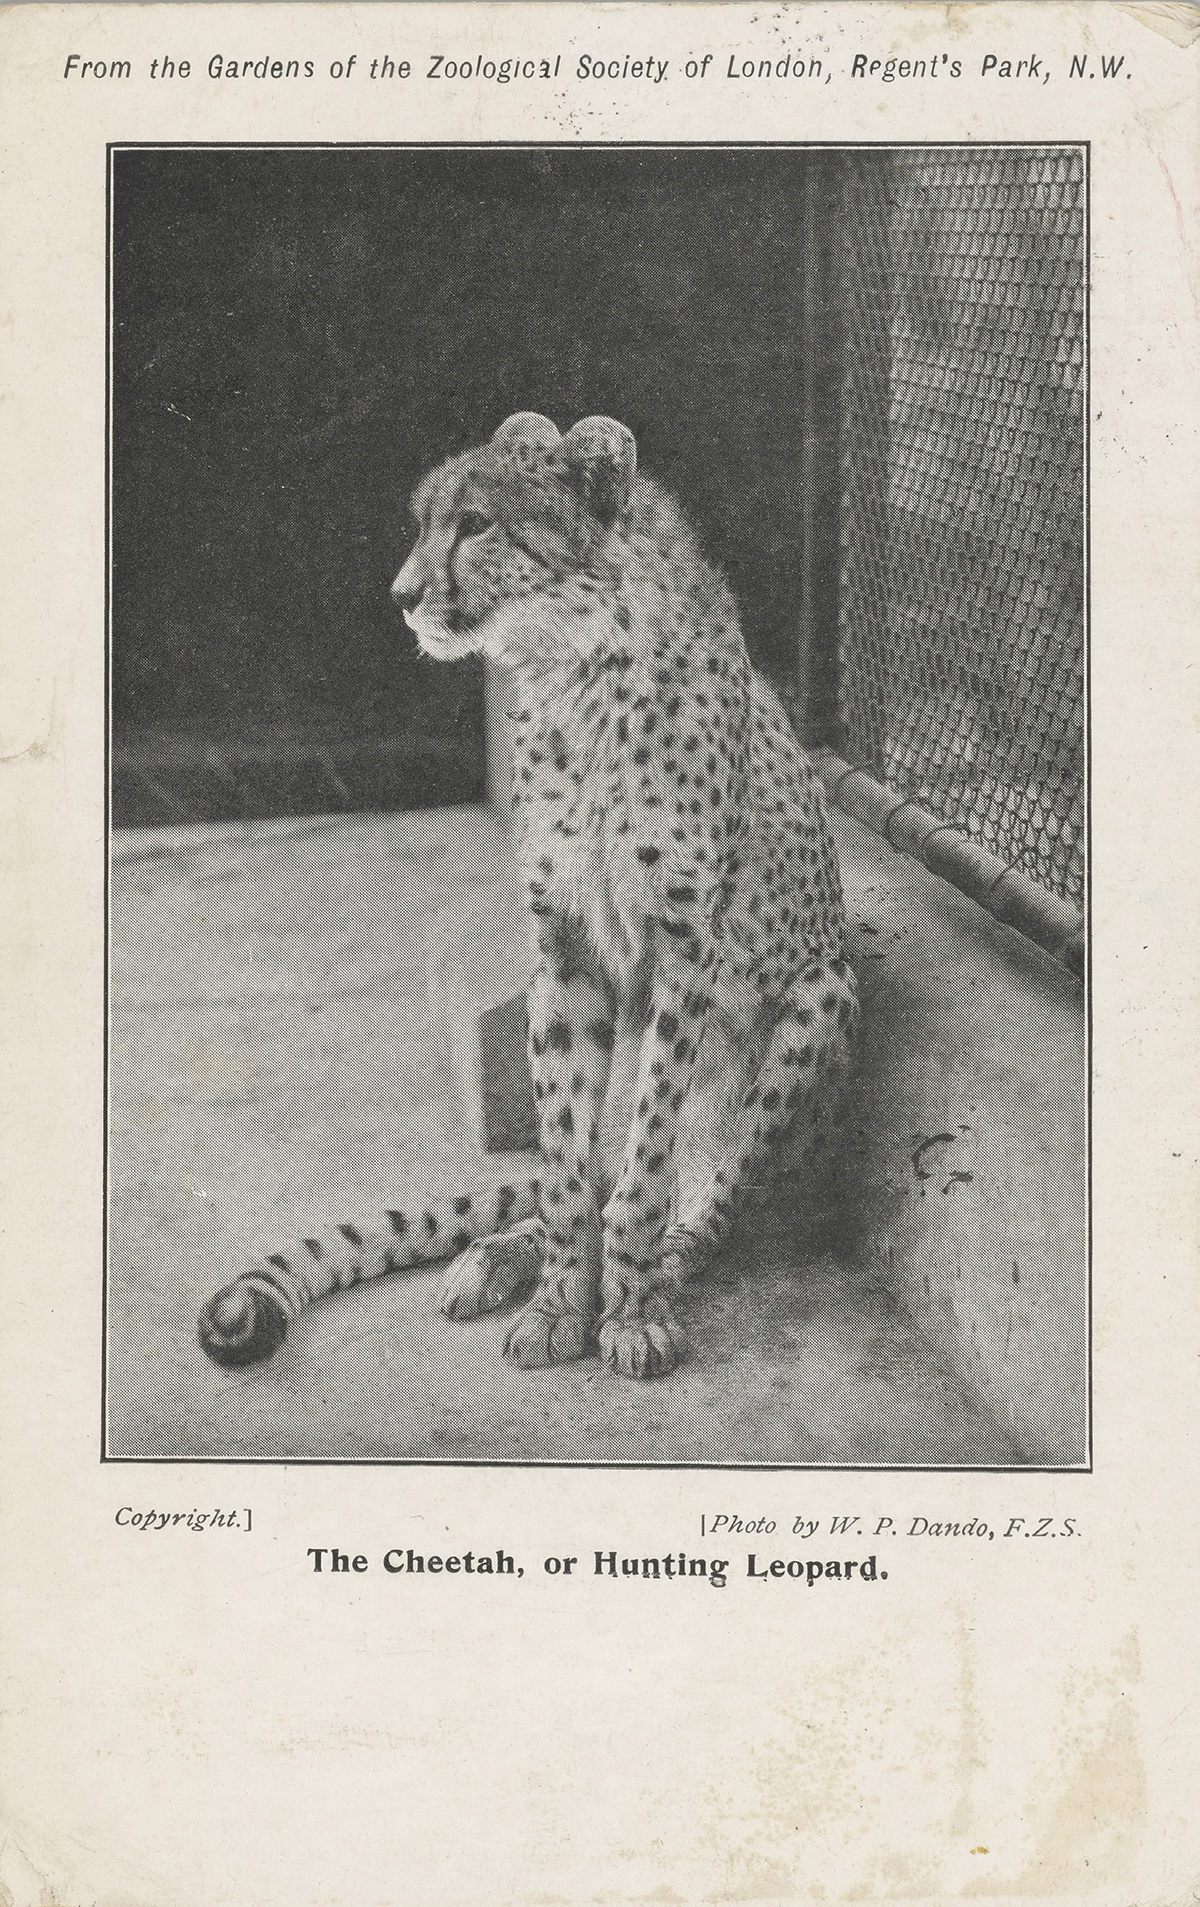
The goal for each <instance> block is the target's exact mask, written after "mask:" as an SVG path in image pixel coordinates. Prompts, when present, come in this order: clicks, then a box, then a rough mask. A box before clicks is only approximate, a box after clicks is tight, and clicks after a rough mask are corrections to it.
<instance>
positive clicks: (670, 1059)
mask: <svg viewBox="0 0 1200 1907" xmlns="http://www.w3.org/2000/svg"><path fill="white" fill-rule="evenodd" d="M709 1004H710V1001H709V993H708V987H707V983H706V981H705V979H704V976H703V971H702V969H701V968H700V966H699V965H697V964H694V963H693V962H691V961H689V960H687V959H685V958H684V957H683V956H682V955H680V954H679V953H677V952H676V951H675V950H674V949H673V948H672V949H663V950H662V951H661V953H660V957H659V963H658V968H657V971H656V973H655V979H654V991H653V1001H652V1007H651V1013H650V1020H649V1024H648V1025H647V1028H646V1034H645V1037H644V1039H643V1041H642V1048H641V1053H640V1055H639V1060H638V1077H637V1085H636V1088H635V1091H634V1115H633V1123H632V1125H631V1127H630V1131H629V1136H628V1139H627V1141H626V1146H625V1152H624V1156H623V1158H622V1162H621V1171H620V1175H619V1177H618V1179H617V1183H616V1186H615V1187H614V1189H613V1193H612V1196H611V1198H610V1199H609V1201H608V1204H607V1205H606V1206H605V1208H604V1254H603V1267H602V1272H601V1281H600V1297H601V1304H602V1306H603V1312H602V1321H601V1325H600V1354H601V1356H602V1357H603V1358H604V1360H605V1362H606V1363H608V1364H610V1365H611V1366H612V1367H613V1369H614V1370H616V1371H619V1372H620V1373H621V1375H622V1376H623V1377H659V1376H662V1375H663V1374H664V1373H665V1372H667V1371H670V1370H673V1369H674V1367H675V1365H676V1364H677V1363H678V1362H679V1359H680V1358H681V1357H682V1356H683V1354H684V1352H685V1351H686V1349H687V1337H686V1335H685V1333H684V1331H683V1329H682V1327H681V1326H680V1324H679V1322H678V1320H677V1319H676V1317H675V1314H674V1311H673V1309H672V1307H671V1302H670V1295H669V1294H670V1287H671V1285H672V1283H673V1282H674V1279H673V1276H672V1273H671V1269H670V1267H669V1266H667V1267H664V1263H663V1243H664V1239H665V1237H666V1230H667V1222H668V1218H669V1216H670V1208H671V1200H672V1188H673V1183H674V1170H673V1166H674V1155H675V1144H676V1139H677V1136H678V1131H679V1123H680V1108H681V1107H682V1105H683V1102H684V1099H685V1097H686V1095H687V1090H688V1086H689V1083H690V1081H691V1077H692V1072H693V1069H694V1067H695V1063H696V1054H697V1051H698V1049H699V1046H700V1039H701V1035H702V1033H703V1031H704V1020H705V1015H706V1014H707V1012H708V1008H709Z"/></svg>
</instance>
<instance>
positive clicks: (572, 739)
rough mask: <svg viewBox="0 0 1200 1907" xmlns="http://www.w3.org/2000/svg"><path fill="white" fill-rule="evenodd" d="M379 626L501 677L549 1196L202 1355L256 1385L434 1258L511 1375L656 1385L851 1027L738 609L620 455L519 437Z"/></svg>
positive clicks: (837, 912)
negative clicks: (687, 1317) (589, 1375)
mask: <svg viewBox="0 0 1200 1907" xmlns="http://www.w3.org/2000/svg"><path fill="white" fill-rule="evenodd" d="M413 515H414V518H415V521H416V524H417V526H418V536H417V542H416V545H415V547H414V548H413V550H412V552H411V554H410V555H409V556H408V558H407V560H406V561H405V563H404V566H403V568H402V569H401V570H400V573H399V575H398V576H397V577H396V580H395V583H394V584H393V587H392V596H393V599H394V600H395V602H396V603H397V604H398V606H399V607H400V609H401V610H402V611H403V614H404V618H405V620H406V622H407V624H408V626H409V628H410V629H411V630H412V632H413V633H414V634H415V636H416V638H417V641H418V643H419V644H420V646H421V648H422V650H423V651H424V652H425V653H426V654H427V655H429V656H431V657H434V658H440V659H445V660H449V659H453V658H457V657H461V656H466V655H469V654H475V653H482V654H483V655H485V656H487V657H489V658H490V659H491V660H492V661H494V662H496V663H499V664H502V665H503V666H504V667H505V668H506V669H507V670H509V671H511V677H512V680H513V682H514V684H515V700H516V704H517V705H516V707H515V709H514V710H513V711H512V715H511V721H512V726H513V735H514V784H513V809H514V817H515V833H516V842H517V851H518V857H519V865H520V875H521V881H522V885H523V888H524V893H525V897H526V901H527V905H528V921H529V927H530V941H531V957H532V975H531V978H530V981H529V987H528V996H527V1000H528V1055H529V1064H530V1068H531V1072H532V1075H533V1081H534V1091H535V1094H536V1100H537V1106H538V1116H539V1123H540V1141H541V1159H542V1164H541V1174H540V1177H539V1178H538V1179H534V1180H531V1181H527V1182H524V1183H522V1184H521V1185H514V1184H504V1185H500V1186H499V1187H496V1188H493V1189H492V1190H491V1191H486V1192H484V1193H482V1194H481V1193H479V1192H478V1191H475V1192H473V1193H471V1194H462V1195H460V1196H458V1197H456V1198H453V1199H447V1200H442V1201H434V1202H432V1203H431V1202H429V1201H425V1202H423V1203H418V1204H417V1205H415V1206H412V1205H407V1206H405V1207H404V1209H393V1210H389V1211H387V1212H386V1214H385V1215H384V1219H383V1222H382V1224H381V1226H380V1227H378V1228H376V1229H373V1230H371V1231H365V1230H363V1229H360V1228H359V1227H358V1226H356V1225H351V1224H344V1225H341V1226H340V1227H337V1228H336V1229H335V1230H333V1231H332V1232H330V1233H329V1234H328V1235H327V1236H323V1237H321V1238H308V1239H304V1240H302V1241H300V1242H299V1243H298V1244H297V1245H295V1246H294V1247H289V1248H288V1249H287V1250H286V1251H281V1252H278V1253H273V1254H271V1255H270V1256H269V1257H268V1258H266V1259H264V1260H262V1261H261V1262H260V1263H258V1264H257V1265H255V1266H254V1267H253V1268H252V1269H250V1270H248V1271H247V1272H245V1273H243V1275H242V1276H241V1277H239V1278H238V1279H236V1280H235V1281H234V1282H233V1284H231V1285H229V1286H226V1287H225V1289H224V1290H223V1291H221V1292H218V1294H217V1295H216V1297H215V1298H213V1299H212V1301H211V1302H210V1304H209V1305H208V1307H207V1308H206V1310H205V1312H204V1313H203V1315H202V1318H201V1323H200V1336H201V1341H202V1343H203V1345H204V1347H205V1349H206V1350H207V1351H208V1352H209V1354H210V1355H211V1356H212V1357H213V1358H215V1359H216V1360H217V1361H218V1362H221V1363H226V1364H237V1363H248V1362H250V1361H252V1360H253V1359H256V1358H259V1357H262V1356H265V1355H267V1354H269V1353H270V1352H271V1351H273V1350H274V1349H275V1347H276V1346H277V1345H278V1344H279V1343H280V1341H281V1340H282V1338H283V1336H284V1334H285V1331H286V1327H287V1323H288V1321H289V1319H290V1318H292V1317H294V1316H295V1315H296V1314H297V1313H298V1312H299V1311H300V1310H301V1309H302V1308H303V1306H304V1305H306V1304H308V1303H310V1302H311V1301H312V1300H313V1299H314V1298H317V1297H320V1296H322V1295H324V1294H325V1293H327V1292H329V1291H332V1290H335V1289H338V1288H340V1287H343V1286H346V1285H350V1284H354V1283H357V1282H358V1280H359V1279H360V1278H365V1277H371V1276H374V1275H376V1274H378V1273H381V1272H384V1271H391V1270H397V1269H400V1268H402V1267H404V1266H406V1265H413V1264H421V1263H428V1262H436V1261H437V1260H439V1259H441V1260H444V1259H447V1258H452V1260H453V1262H452V1263H450V1265H449V1268H448V1270H447V1271H446V1273H445V1276H444V1279H443V1282H442V1286H441V1291H440V1305H441V1309H442V1311H443V1312H444V1313H445V1314H446V1315H447V1316H448V1317H450V1318H455V1319H468V1318H473V1317H476V1316H478V1315H479V1314H480V1313H482V1312H485V1311H489V1310H493V1309H496V1308H498V1307H499V1306H501V1305H504V1304H507V1303H509V1302H510V1301H511V1300H513V1299H515V1298H516V1297H517V1296H518V1294H519V1293H521V1292H522V1291H524V1290H525V1289H526V1288H527V1287H529V1286H532V1287H533V1288H532V1295H531V1296H530V1297H529V1298H528V1302H527V1303H526V1304H525V1305H524V1308H523V1309H521V1310H520V1311H519V1312H518V1313H517V1314H516V1315H515V1317H514V1320H513V1322H512V1324H511V1327H510V1329H509V1331H508V1334H507V1337H506V1339H505V1343H504V1350H505V1354H506V1355H507V1357H508V1358H509V1359H510V1360H511V1361H512V1362H513V1363H515V1364H517V1365H519V1366H523V1367H537V1366H545V1365H550V1364H556V1363H560V1362H564V1361H567V1360H569V1359H573V1358H580V1357H583V1356H585V1355H587V1354H589V1353H590V1352H592V1351H594V1350H598V1351H599V1354H600V1356H601V1357H602V1358H603V1360H604V1361H605V1362H606V1363H607V1364H608V1365H609V1366H611V1367H612V1369H613V1370H615V1371H617V1372H619V1373H621V1374H622V1375H624V1376H627V1377H635V1378H649V1377H656V1376H661V1375H663V1374H664V1373H666V1372H668V1371H670V1370H671V1369H672V1368H673V1367H674V1366H675V1365H676V1364H677V1363H678V1361H679V1359H680V1358H681V1357H682V1356H683V1355H684V1353H685V1350H686V1348H687V1347H686V1339H685V1335H684V1332H683V1329H682V1327H681V1325H680V1323H679V1320H678V1318H677V1316H676V1311H675V1306H674V1302H673V1296H674V1293H675V1291H676V1289H677V1287H678V1286H679V1285H680V1284H681V1283H682V1281H683V1280H685V1279H686V1278H688V1277H689V1276H690V1275H691V1274H692V1273H693V1272H694V1271H696V1270H697V1269H699V1268H700V1267H701V1266H702V1264H703V1263H704V1261H705V1260H706V1259H707V1258H708V1257H709V1256H710V1255H711V1254H712V1253H713V1252H714V1251H715V1250H716V1249H717V1248H718V1247H719V1246H720V1244H721V1243H722V1240H723V1239H724V1238H725V1236H726V1234H727V1232H728V1230H729V1227H730V1224H731V1221H732V1219H733V1217H734V1214H735V1211H736V1209H737V1207H738V1203H739V1200H740V1199H741V1198H742V1196H743V1195H744V1194H745V1193H746V1191H747V1190H748V1188H749V1187H751V1186H752V1185H754V1184H755V1183H756V1182H757V1181H759V1180H760V1179H761V1177H762V1175H763V1172H764V1170H765V1169H766V1168H767V1166H768V1164H769V1163H770V1161H771V1158H772V1156H773V1155H775V1154H776V1153H777V1152H778V1151H779V1149H780V1142H781V1141H782V1139H783V1135H784V1134H785V1132H786V1131H787V1129H788V1128H789V1127H791V1126H792V1125H793V1124H794V1123H795V1122H798V1121H805V1122H809V1123H811V1122H812V1121H813V1120H815V1119H819V1118H820V1116H821V1111H822V1107H823V1105H824V1104H826V1103H827V1101H828V1098H829V1095H830V1094H831V1092H832V1091H833V1090H834V1089H835V1087H836V1085H837V1082H838V1080H839V1079H840V1077H841V1076H842V1075H843V1074H844V1072H845V1070H846V1068H847V1065H848V1062H849V1058H850V1052H851V1045H852V1040H853V1035H854V1030H855V1024H856V1020H857V1011H858V1008H857V997H856V986H855V979H854V974H853V972H852V970H851V968H850V966H849V964H848V962H847V960H846V955H845V920H844V913H843V904H842V895H841V884H840V878H839V871H838V865H837V859H836V853H835V849H834V845H833V841H832V839H831V836H830V832H829V826H828V820H827V817H826V812H825V806H824V799H823V792H822V789H821V786H820V782H819V780H818V778H817V776H816V774H815V772H814V770H813V768H812V766H811V764H810V763H809V761H808V759H807V757H806V756H805V754H804V752H803V750H802V749H801V747H800V745H799V743H798V742H797V740H796V737H795V734H794V732H793V730H792V727H791V725H790V723H789V721H788V719H787V717H786V715H785V713H784V710H783V707H782V705H781V703H780V701H779V698H778V697H777V695H776V694H775V692H774V690H773V689H772V688H771V687H770V686H769V685H768V684H767V682H766V681H764V679H763V678H762V677H761V676H760V675H758V674H757V673H756V672H755V671H754V670H753V669H752V668H751V666H750V663H749V660H748V658H747V654H746V648H745V644H744V641H743V638H742V632H741V626H740V622H739V617H738V612H737V608H736V606H735V603H734V600H733V597H732V595H731V593H730V590H729V588H728V586H727V584H726V582H725V580H724V578H723V577H722V576H721V575H720V574H719V573H718V571H717V570H716V569H715V568H714V567H713V565H712V564H711V563H709V562H708V561H707V560H706V558H705V556H704V555H703V553H702V551H701V548H700V544H699V541H698V538H697V537H696V535H695V533H694V531H693V530H692V528H691V527H690V525H689V524H688V522H687V520H686V519H685V517H684V514H683V512H682V511H681V509H680V508H679V506H678V504H677V503H676V502H675V501H674V499H673V498H672V497H671V496H669V495H668V494H667V492H666V491H665V490H664V489H662V488H661V487H660V486H659V484H657V483H656V482H655V481H653V480H652V479H651V478H649V477H647V476H645V475H644V474H641V473H639V472H638V471H637V453H636V447H635V443H634V438H633V435H632V433H631V432H630V431H629V430H628V429H626V428H625V426H624V425H622V424H619V423H617V422H615V421H614V420H613V419H612V418H607V417H587V418H584V419H583V420H582V422H580V423H577V424H576V425H575V426H574V428H573V429H571V430H569V431H568V432H567V433H566V434H565V435H560V433H559V431H558V430H557V429H556V427H555V426H554V424H552V423H551V422H550V421H549V420H548V419H547V418H545V417H541V416H538V415H536V414H534V413H531V412H521V413H519V414H517V415H516V416H513V417H510V418H509V419H508V420H507V422H506V423H503V424H502V425H501V426H500V428H499V429H498V430H497V431H496V433H495V435H494V436H493V437H492V439H491V441H490V442H488V443H486V444H484V445H483V446H482V447H481V448H479V449H476V450H471V451H467V452H465V453H464V454H462V455H459V456H455V457H452V458H451V459H450V460H449V461H448V462H446V463H444V464H442V465H441V466H440V467H439V468H437V469H435V470H434V471H432V472H431V473H430V474H429V475H428V476H426V477H425V479H424V480H423V481H422V482H421V484H420V485H419V486H418V488H417V490H416V493H415V496H414V498H413Z"/></svg>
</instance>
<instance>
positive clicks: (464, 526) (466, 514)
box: [458, 510, 492, 538]
mask: <svg viewBox="0 0 1200 1907" xmlns="http://www.w3.org/2000/svg"><path fill="white" fill-rule="evenodd" d="M491 527H492V519H491V517H490V516H484V515H483V514H482V513H481V512H480V511H479V510H464V511H463V513H462V515H461V516H460V517H459V519H458V534H459V537H460V538H463V537H468V536H482V535H483V533H484V531H485V530H490V529H491Z"/></svg>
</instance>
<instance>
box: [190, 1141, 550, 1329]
mask: <svg viewBox="0 0 1200 1907" xmlns="http://www.w3.org/2000/svg"><path fill="white" fill-rule="evenodd" d="M537 1201H538V1182H537V1180H536V1179H525V1180H521V1181H519V1182H518V1183H517V1184H515V1185H497V1186H490V1187H488V1188H486V1189H484V1190H482V1191H478V1192H476V1193H475V1194H474V1195H472V1196H469V1197H468V1196H466V1195H463V1196H460V1197H457V1198H455V1197H453V1196H449V1197H446V1198H437V1199H432V1200H428V1201H426V1202H424V1203H418V1204H414V1205H412V1206H410V1207H409V1208H408V1210H407V1211H401V1210H390V1211H386V1212H385V1213H384V1214H383V1219H384V1223H383V1224H382V1225H380V1226H377V1227H375V1228H374V1229H360V1228H359V1227H358V1226H357V1225H336V1226H334V1227H333V1228H332V1229H331V1230H330V1231H328V1232H323V1233H322V1234H321V1236H320V1237H318V1238H302V1239H299V1240H297V1241H296V1242H295V1243H294V1244H292V1245H289V1246H287V1247H286V1248H285V1249H284V1250H283V1251H273V1252H271V1253H269V1254H268V1255H267V1256H266V1257H264V1258H260V1259H258V1260H256V1262H255V1263H254V1264H252V1265H251V1266H250V1268H249V1270H247V1271H244V1272H242V1273H241V1274H240V1276H238V1277H237V1278H235V1279H234V1280H233V1282H232V1284H228V1285H225V1286H223V1288H222V1289H221V1290H220V1291H218V1292H217V1293H216V1295H215V1297H212V1298H210V1299H209V1301H208V1303H207V1304H206V1305H205V1307H204V1309H203V1311H202V1312H201V1313H200V1321H199V1326H198V1332H199V1338H200V1343H201V1345H202V1346H203V1348H204V1349H205V1351H207V1353H208V1355H209V1357H210V1358H212V1360H213V1362H214V1364H222V1365H227V1366H231V1365H241V1364H256V1363H258V1362H259V1361H260V1360H261V1359H263V1358H268V1357H270V1356H271V1354H272V1352H274V1351H277V1350H278V1348H279V1346H280V1345H281V1344H282V1342H283V1340H284V1338H285V1336H286V1335H287V1328H288V1324H289V1322H290V1321H291V1320H292V1319H293V1318H296V1317H299V1315H300V1313H301V1311H303V1310H304V1309H305V1307H306V1306H308V1305H310V1304H315V1303H316V1301H317V1299H318V1298H324V1297H327V1296H328V1294H329V1293H330V1292H331V1291H342V1290H344V1289H346V1288H348V1287H349V1286H350V1285H356V1284H359V1283H361V1281H362V1280H363V1279H364V1278H378V1277H380V1276H382V1274H383V1273H384V1272H385V1271H405V1270H408V1269H409V1268H410V1267H412V1266H416V1265H434V1264H437V1263H439V1262H440V1261H441V1260H443V1259H447V1258H454V1257H456V1256H457V1254H458V1253H459V1252H460V1251H465V1250H466V1247H467V1246H468V1245H469V1244H471V1243H472V1242H473V1240H475V1239H476V1238H483V1237H485V1236H486V1235H487V1234H489V1233H491V1232H503V1231H506V1230H507V1229H508V1228H509V1227H510V1226H512V1225H516V1224H518V1223H519V1222H520V1221H521V1220H523V1219H528V1218H532V1217H533V1216H534V1215H535V1213H536V1211H537Z"/></svg>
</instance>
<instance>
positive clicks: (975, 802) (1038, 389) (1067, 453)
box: [834, 147, 1087, 909]
mask: <svg viewBox="0 0 1200 1907" xmlns="http://www.w3.org/2000/svg"><path fill="white" fill-rule="evenodd" d="M839 212H840V217H839V220H838V225H837V235H836V238H835V244H834V253H835V261H836V264H835V270H836V281H837V302H838V307H839V310H840V314H841V316H840V323H841V339H840V356H841V365H842V370H841V396H842V402H841V406H840V462H841V473H842V483H841V496H840V509H839V520H840V532H839V537H840V575H839V578H838V605H839V606H838V659H837V660H838V667H837V682H838V711H837V713H838V720H839V727H840V732H841V736H842V738H843V741H842V746H843V748H844V751H845V753H846V755H847V757H848V758H849V759H850V760H852V761H853V762H855V763H856V764H857V765H859V766H861V767H863V768H865V769H867V770H868V772H870V773H871V774H873V775H875V776H876V777H877V778H878V779H879V780H880V781H883V782H885V783H887V784H888V785H889V786H890V787H892V788H894V789H896V790H898V791H899V792H900V793H901V794H902V795H903V796H904V797H905V798H906V799H908V800H910V801H913V802H916V803H918V804H920V805H921V806H922V807H924V808H925V809H927V810H928V811H929V812H930V813H932V814H934V815H935V816H937V818H938V819H939V820H941V821H944V822H945V823H947V824H948V825H950V826H953V827H956V828H958V829H961V830H962V832H963V833H965V834H966V835H968V836H969V837H970V838H971V839H973V840H975V841H977V842H979V843H980V844H981V845H982V846H984V847H986V848H988V849H989V850H990V851H991V852H992V853H994V854H996V855H998V856H1000V857H1001V858H1002V859H1003V860H1004V861H1006V862H1008V863H1009V864H1010V865H1012V866H1014V867H1017V868H1020V869H1021V870H1023V871H1024V872H1025V873H1027V874H1029V875H1030V876H1031V877H1032V878H1033V879H1034V880H1036V881H1037V882H1038V883H1039V884H1040V885H1041V886H1043V887H1045V888H1046V889H1048V890H1049V891H1051V892H1052V893H1055V894H1057V895H1059V896H1060V897H1061V898H1062V899H1064V900H1067V901H1069V902H1071V903H1072V904H1073V905H1075V906H1076V907H1079V908H1080V909H1082V906H1083V899H1084V865H1083V852H1084V813H1083V802H1084V708H1085V689H1084V669H1085V655H1084V641H1085V637H1084V622H1085V617H1084V551H1085V530H1084V525H1085V494H1084V485H1085V462H1084V460H1085V421H1084V405H1085V399H1086V301H1085V300H1086V292H1085V287H1086V266H1087V260H1086V243H1087V230H1086V174H1085V158H1084V154H1083V152H1082V151H1081V150H1080V149H1078V148H1062V147H1057V148H1030V147H1022V148H1008V149H995V148H993V149H984V150H979V151H970V152H966V151H962V150H961V149H959V150H940V151H939V150H930V149H928V148H925V149H922V150H912V151H903V150H900V151H894V152H891V153H888V154H884V155H880V154H873V155H871V162H870V163H866V164H864V163H855V161H854V160H851V161H849V162H848V163H847V164H845V165H844V166H843V167H842V169H841V183H840V205H839Z"/></svg>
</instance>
